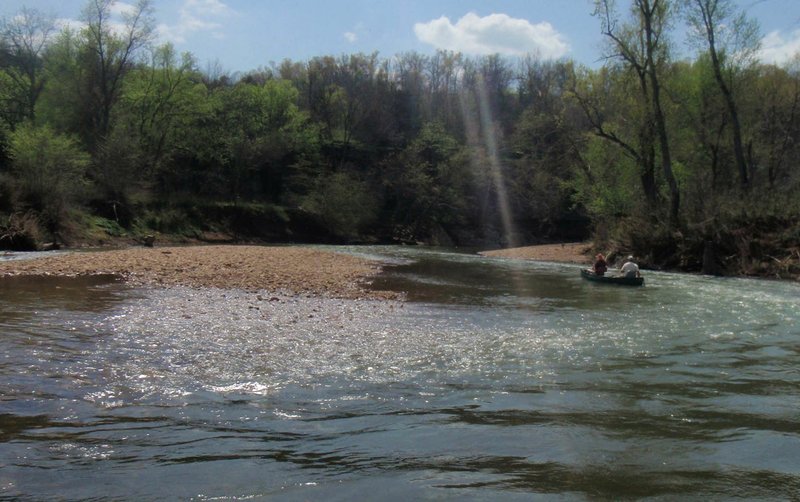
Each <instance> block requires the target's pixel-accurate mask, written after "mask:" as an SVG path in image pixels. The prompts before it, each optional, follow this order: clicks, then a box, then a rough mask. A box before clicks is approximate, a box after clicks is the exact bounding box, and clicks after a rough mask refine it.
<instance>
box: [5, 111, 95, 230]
mask: <svg viewBox="0 0 800 502" xmlns="http://www.w3.org/2000/svg"><path fill="white" fill-rule="evenodd" d="M9 150H10V156H11V182H10V186H11V192H12V194H11V198H12V204H13V205H14V206H15V209H17V211H21V212H27V211H33V212H34V213H35V214H36V215H38V219H39V221H40V222H41V223H42V225H43V226H44V229H45V230H46V231H47V232H49V233H50V234H51V235H52V236H53V237H57V236H58V234H59V231H60V230H61V229H62V228H63V227H64V225H65V223H66V220H67V219H68V218H69V213H70V209H71V208H73V207H74V206H77V205H78V204H79V201H80V200H81V199H82V194H83V192H84V190H85V187H86V182H85V174H86V166H87V165H88V162H89V157H88V155H87V154H86V153H85V152H83V151H82V150H81V148H80V147H79V146H78V144H77V142H76V141H75V140H74V139H73V138H71V137H68V136H64V135H60V134H56V133H54V132H53V131H52V130H51V129H50V128H48V127H46V126H45V127H34V126H31V125H22V126H20V127H18V128H17V130H16V131H14V132H13V133H12V135H11V141H10V148H9Z"/></svg>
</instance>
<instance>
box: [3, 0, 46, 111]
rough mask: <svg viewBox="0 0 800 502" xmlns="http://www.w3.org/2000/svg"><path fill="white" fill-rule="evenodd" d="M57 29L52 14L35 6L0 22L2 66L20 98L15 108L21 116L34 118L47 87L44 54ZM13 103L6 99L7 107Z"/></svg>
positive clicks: (14, 93) (13, 93)
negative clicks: (43, 69)
mask: <svg viewBox="0 0 800 502" xmlns="http://www.w3.org/2000/svg"><path fill="white" fill-rule="evenodd" d="M54 30H55V23H54V20H53V18H52V16H48V15H45V14H42V13H41V12H39V11H37V10H36V9H28V8H23V9H22V10H20V12H19V13H18V14H17V15H16V16H14V17H13V18H11V19H10V20H3V21H2V22H0V40H2V42H0V46H2V49H3V50H2V55H1V56H0V58H2V59H0V67H2V70H3V73H5V75H6V76H7V79H8V80H9V84H10V86H11V87H12V89H13V91H12V93H11V94H12V95H13V96H14V97H15V98H16V99H17V100H18V102H17V103H16V105H17V106H16V108H17V109H18V115H19V118H18V119H17V120H16V121H15V122H18V121H19V120H21V119H22V118H27V119H30V120H31V121H35V118H36V102H37V100H38V99H39V95H40V94H41V92H42V89H43V88H44V84H45V79H44V77H43V75H42V55H43V53H44V51H45V49H46V48H47V46H48V44H49V43H50V41H51V38H52V34H53V32H54ZM9 105H10V103H9V102H8V101H6V105H5V106H6V107H9Z"/></svg>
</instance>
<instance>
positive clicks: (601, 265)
mask: <svg viewBox="0 0 800 502" xmlns="http://www.w3.org/2000/svg"><path fill="white" fill-rule="evenodd" d="M606 270H608V263H606V258H605V256H603V254H602V253H597V256H596V257H595V261H594V265H593V266H592V268H591V271H592V272H594V274H595V275H605V273H606Z"/></svg>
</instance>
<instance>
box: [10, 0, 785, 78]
mask: <svg viewBox="0 0 800 502" xmlns="http://www.w3.org/2000/svg"><path fill="white" fill-rule="evenodd" d="M133 1H134V0H128V2H127V3H132V2H133ZM127 3H126V2H125V1H122V0H120V1H118V2H117V8H118V9H120V10H121V9H124V8H125V7H126V5H127ZM152 3H153V6H154V8H155V17H156V24H157V25H158V34H159V40H160V41H170V42H172V43H173V44H174V45H175V47H176V48H177V49H178V50H179V51H181V52H183V51H189V52H191V53H193V54H194V55H195V57H196V58H197V60H198V62H199V63H200V66H201V67H203V66H204V65H207V64H209V63H214V62H218V63H219V65H220V67H221V68H222V69H223V70H226V71H231V72H236V71H247V70H253V69H257V68H259V67H265V66H269V65H270V63H271V62H280V61H282V60H283V59H287V58H288V59H293V60H296V61H305V60H307V59H309V58H311V57H314V56H321V55H340V54H350V53H355V52H365V53H371V52H373V51H378V52H379V54H380V55H381V56H383V57H390V56H393V55H396V54H399V53H401V52H406V51H417V52H422V53H433V52H434V51H435V50H436V49H437V48H443V49H450V50H455V51H460V52H463V53H466V54H484V53H501V54H508V55H514V54H519V53H520V52H538V53H539V54H541V55H542V56H545V57H555V58H558V57H562V56H563V57H569V58H572V59H575V60H576V61H578V62H580V63H583V64H586V65H589V66H594V65H596V64H597V61H598V60H599V58H600V56H601V53H602V49H601V44H602V37H601V35H600V25H599V22H598V20H597V19H595V18H593V17H592V15H591V12H592V2H591V0H392V1H389V0H153V1H152ZM619 3H620V5H627V4H628V2H627V1H626V0H620V1H619ZM85 4H86V2H85V0H0V16H2V17H5V18H9V17H11V16H13V15H14V14H15V13H17V12H18V11H19V9H20V8H22V7H23V6H27V7H30V8H35V9H38V10H40V11H42V12H45V13H49V14H53V15H54V16H55V17H56V18H58V19H60V20H63V21H65V22H66V21H67V20H77V19H78V18H79V17H80V12H81V9H82V8H83V6H84V5H85ZM738 4H739V5H740V6H741V7H742V8H744V9H746V10H747V12H748V13H749V14H750V15H751V16H752V17H754V18H756V19H758V20H759V23H760V25H761V32H762V35H763V36H764V50H763V52H762V56H763V59H764V60H767V61H769V62H777V63H783V62H785V61H787V60H788V59H789V57H790V55H792V54H795V53H797V52H800V0H739V1H738ZM677 43H678V45H679V47H678V49H681V48H682V47H680V45H681V42H680V41H679V42H677Z"/></svg>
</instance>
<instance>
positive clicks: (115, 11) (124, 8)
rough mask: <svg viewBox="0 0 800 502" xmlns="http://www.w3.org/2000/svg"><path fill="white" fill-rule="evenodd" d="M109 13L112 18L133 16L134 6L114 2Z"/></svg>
mask: <svg viewBox="0 0 800 502" xmlns="http://www.w3.org/2000/svg"><path fill="white" fill-rule="evenodd" d="M109 10H110V11H111V15H112V16H119V17H122V16H124V15H126V14H133V13H134V12H136V6H134V5H132V4H129V3H125V2H114V3H112V4H111V8H110V9H109Z"/></svg>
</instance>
